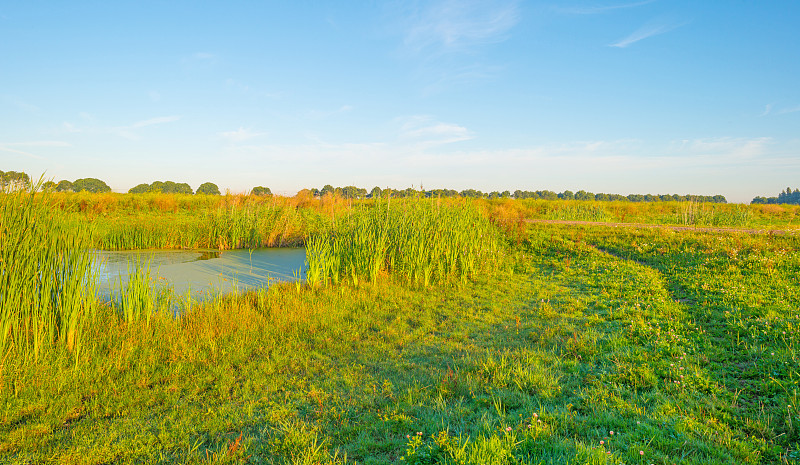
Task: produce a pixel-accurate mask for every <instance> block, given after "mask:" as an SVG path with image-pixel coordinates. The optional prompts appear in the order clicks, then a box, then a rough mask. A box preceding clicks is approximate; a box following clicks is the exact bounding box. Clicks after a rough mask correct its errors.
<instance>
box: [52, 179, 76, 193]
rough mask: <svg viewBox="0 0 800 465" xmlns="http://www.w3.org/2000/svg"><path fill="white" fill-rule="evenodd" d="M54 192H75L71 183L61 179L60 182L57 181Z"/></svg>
mask: <svg viewBox="0 0 800 465" xmlns="http://www.w3.org/2000/svg"><path fill="white" fill-rule="evenodd" d="M56 192H75V187H74V186H73V185H72V183H71V182H69V181H67V180H66V179H62V180H61V181H58V184H56Z"/></svg>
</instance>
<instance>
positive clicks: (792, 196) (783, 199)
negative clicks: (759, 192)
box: [750, 187, 800, 205]
mask: <svg viewBox="0 0 800 465" xmlns="http://www.w3.org/2000/svg"><path fill="white" fill-rule="evenodd" d="M750 203H751V204H767V203H788V204H791V205H800V190H798V189H797V188H795V189H794V190H792V189H791V188H789V187H787V188H786V190H785V191H783V192H781V193H780V194H778V196H777V197H756V198H754V199H753V200H752V201H751V202H750Z"/></svg>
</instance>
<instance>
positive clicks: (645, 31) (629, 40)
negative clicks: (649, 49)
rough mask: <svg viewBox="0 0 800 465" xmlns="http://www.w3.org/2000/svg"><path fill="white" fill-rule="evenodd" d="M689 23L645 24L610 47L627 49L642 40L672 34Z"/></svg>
mask: <svg viewBox="0 0 800 465" xmlns="http://www.w3.org/2000/svg"><path fill="white" fill-rule="evenodd" d="M686 24H687V23H679V24H675V23H651V24H645V25H644V26H642V27H640V28H639V29H637V30H636V31H634V32H633V33H632V34H630V35H629V36H627V37H625V38H624V39H621V40H619V41H617V42H615V43H613V44H610V45H609V47H617V48H626V47H630V46H631V45H633V44H635V43H636V42H639V41H641V40H644V39H647V38H648V37H653V36H657V35H661V34H665V33H667V32H670V31H672V30H674V29H677V28H679V27H681V26H684V25H686Z"/></svg>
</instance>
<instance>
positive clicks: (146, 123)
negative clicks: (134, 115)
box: [124, 115, 181, 129]
mask: <svg viewBox="0 0 800 465" xmlns="http://www.w3.org/2000/svg"><path fill="white" fill-rule="evenodd" d="M179 119H181V117H180V116H176V115H172V116H158V117H155V118H150V119H146V120H143V121H137V122H135V123H133V124H131V125H130V126H124V128H126V129H128V128H130V129H136V128H143V127H146V126H153V125H155V124H164V123H172V122H175V121H178V120H179Z"/></svg>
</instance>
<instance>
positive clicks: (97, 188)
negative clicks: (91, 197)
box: [72, 178, 111, 194]
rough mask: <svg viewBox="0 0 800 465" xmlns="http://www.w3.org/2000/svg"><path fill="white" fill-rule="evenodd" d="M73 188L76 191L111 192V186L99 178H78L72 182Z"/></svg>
mask: <svg viewBox="0 0 800 465" xmlns="http://www.w3.org/2000/svg"><path fill="white" fill-rule="evenodd" d="M72 190H73V191H75V192H82V191H87V192H91V193H93V194H99V193H101V192H111V188H110V187H108V184H106V183H105V182H103V181H101V180H99V179H97V178H81V179H76V180H75V182H73V183H72Z"/></svg>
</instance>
